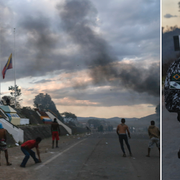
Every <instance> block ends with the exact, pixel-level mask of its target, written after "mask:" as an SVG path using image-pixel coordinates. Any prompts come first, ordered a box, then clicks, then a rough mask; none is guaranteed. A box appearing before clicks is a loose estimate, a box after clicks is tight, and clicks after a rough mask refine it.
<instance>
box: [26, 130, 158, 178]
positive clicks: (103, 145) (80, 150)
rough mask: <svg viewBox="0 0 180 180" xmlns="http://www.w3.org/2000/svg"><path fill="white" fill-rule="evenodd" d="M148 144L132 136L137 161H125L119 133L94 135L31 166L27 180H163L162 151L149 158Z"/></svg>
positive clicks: (62, 148) (46, 156)
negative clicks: (161, 178)
mask: <svg viewBox="0 0 180 180" xmlns="http://www.w3.org/2000/svg"><path fill="white" fill-rule="evenodd" d="M148 141H149V139H148V136H147V135H138V134H132V139H130V140H129V143H130V145H131V149H132V153H133V157H129V156H127V157H122V152H121V149H120V145H119V142H118V137H117V135H116V133H115V132H113V133H95V134H91V135H90V136H88V137H84V138H81V139H78V140H77V141H74V142H72V143H70V144H68V145H67V146H64V147H63V146H60V148H59V149H56V150H54V151H53V153H51V154H50V153H47V154H46V155H44V156H43V162H42V163H40V164H36V165H34V164H33V165H29V166H27V167H26V171H27V169H28V171H29V172H31V173H30V174H29V175H28V176H27V177H26V180H34V179H36V180H50V179H51V180H59V179H61V180H104V179H109V180H119V179H122V180H152V179H153V180H159V179H160V173H159V171H160V168H159V166H160V163H159V151H158V149H157V148H156V147H154V148H153V149H152V152H151V157H150V158H148V157H146V154H147V144H148ZM125 150H126V152H127V149H125ZM127 154H128V152H127ZM29 164H30V163H29Z"/></svg>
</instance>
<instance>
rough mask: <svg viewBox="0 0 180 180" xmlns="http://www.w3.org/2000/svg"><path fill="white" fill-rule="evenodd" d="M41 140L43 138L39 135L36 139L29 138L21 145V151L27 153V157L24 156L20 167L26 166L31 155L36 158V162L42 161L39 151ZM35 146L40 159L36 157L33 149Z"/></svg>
mask: <svg viewBox="0 0 180 180" xmlns="http://www.w3.org/2000/svg"><path fill="white" fill-rule="evenodd" d="M41 140H42V139H41V138H40V137H37V138H36V139H33V140H28V141H26V142H24V143H23V144H22V145H21V151H22V152H23V153H24V154H25V157H24V159H23V161H22V163H21V165H20V167H25V166H26V163H27V161H28V159H29V157H30V156H31V157H32V158H33V159H34V162H35V163H40V162H41V158H40V152H39V143H40V142H41ZM34 147H35V148H36V152H37V155H38V158H39V159H37V158H36V154H35V152H34V151H33V150H32V148H34Z"/></svg>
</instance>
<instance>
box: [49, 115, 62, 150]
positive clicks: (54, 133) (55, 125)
mask: <svg viewBox="0 0 180 180" xmlns="http://www.w3.org/2000/svg"><path fill="white" fill-rule="evenodd" d="M51 134H52V148H54V140H55V139H56V147H57V148H58V140H59V135H60V128H59V124H58V123H57V120H56V118H54V121H53V122H52V124H51Z"/></svg>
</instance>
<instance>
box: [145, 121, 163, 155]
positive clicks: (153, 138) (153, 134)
mask: <svg viewBox="0 0 180 180" xmlns="http://www.w3.org/2000/svg"><path fill="white" fill-rule="evenodd" d="M148 134H149V137H150V141H149V145H148V154H147V155H146V156H147V157H150V151H151V148H152V147H153V145H154V144H156V146H157V148H158V149H159V152H160V142H159V137H160V131H159V128H157V127H156V126H155V122H154V121H151V125H150V126H149V128H148Z"/></svg>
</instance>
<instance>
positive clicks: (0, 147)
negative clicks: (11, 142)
mask: <svg viewBox="0 0 180 180" xmlns="http://www.w3.org/2000/svg"><path fill="white" fill-rule="evenodd" d="M6 133H7V132H6V129H4V128H3V125H2V123H0V155H1V151H4V153H5V158H6V164H7V166H10V165H12V164H11V163H9V161H8V150H7V146H6V140H7V138H6ZM0 165H1V162H0Z"/></svg>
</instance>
